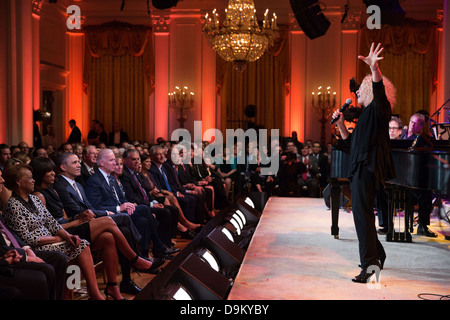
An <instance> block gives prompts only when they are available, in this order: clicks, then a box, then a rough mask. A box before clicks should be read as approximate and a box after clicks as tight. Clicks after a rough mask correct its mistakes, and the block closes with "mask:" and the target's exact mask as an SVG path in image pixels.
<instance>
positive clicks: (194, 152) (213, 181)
mask: <svg viewBox="0 0 450 320" xmlns="http://www.w3.org/2000/svg"><path fill="white" fill-rule="evenodd" d="M195 157H198V158H199V159H201V163H195V162H194V159H195ZM190 166H191V172H192V175H193V176H194V179H196V180H197V181H198V183H199V184H205V185H207V186H212V187H213V188H214V208H216V209H219V210H222V209H224V208H226V207H227V206H228V204H229V203H228V194H227V192H226V190H225V184H224V182H223V179H222V178H221V177H220V176H219V175H218V174H217V172H216V166H215V165H214V164H213V163H212V162H211V159H210V158H209V157H208V156H206V155H204V154H203V149H202V148H199V147H197V145H196V144H195V143H193V144H192V145H191V162H190Z"/></svg>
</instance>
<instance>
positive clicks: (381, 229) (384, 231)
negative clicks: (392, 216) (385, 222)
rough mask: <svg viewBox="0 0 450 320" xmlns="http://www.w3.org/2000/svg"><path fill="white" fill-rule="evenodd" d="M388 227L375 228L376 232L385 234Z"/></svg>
mask: <svg viewBox="0 0 450 320" xmlns="http://www.w3.org/2000/svg"><path fill="white" fill-rule="evenodd" d="M388 231H389V230H388V227H383V228H380V229H378V230H377V233H378V234H381V235H385V234H387V233H388Z"/></svg>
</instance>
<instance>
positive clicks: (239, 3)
mask: <svg viewBox="0 0 450 320" xmlns="http://www.w3.org/2000/svg"><path fill="white" fill-rule="evenodd" d="M268 13H269V10H268V9H267V10H266V12H265V14H264V21H263V23H262V27H261V26H260V25H259V24H258V21H257V20H256V10H255V5H254V4H253V0H229V2H228V9H225V14H226V18H225V20H224V21H223V25H222V26H220V25H219V14H218V13H217V10H216V9H214V10H213V12H212V14H211V15H210V14H208V13H207V14H206V15H205V21H204V24H203V32H204V34H205V36H206V38H207V40H208V43H209V45H210V46H211V47H212V48H213V49H214V51H216V52H217V53H218V54H219V56H220V57H222V58H223V59H224V60H226V61H233V62H234V65H235V67H236V69H237V70H241V71H242V70H244V69H245V66H246V65H247V62H253V61H256V60H258V59H259V58H260V57H261V56H262V55H263V54H264V52H265V51H266V50H267V48H268V47H269V46H271V45H273V42H274V40H275V38H276V37H278V27H277V16H276V14H275V13H274V14H273V18H272V19H271V21H270V22H269V17H268Z"/></svg>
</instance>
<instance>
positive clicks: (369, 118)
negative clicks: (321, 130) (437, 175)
mask: <svg viewBox="0 0 450 320" xmlns="http://www.w3.org/2000/svg"><path fill="white" fill-rule="evenodd" d="M382 50H383V48H381V44H378V45H377V47H376V48H375V49H374V44H373V43H372V46H371V48H370V51H369V55H368V56H367V57H363V56H358V58H359V59H361V60H363V61H364V62H365V63H366V64H367V65H369V67H370V69H371V74H370V75H368V76H366V77H365V78H364V80H363V81H362V84H361V86H360V87H359V89H358V91H357V92H356V94H357V97H358V103H359V105H361V107H362V112H361V114H360V116H359V118H358V123H357V125H356V127H355V129H354V130H353V132H352V133H351V134H350V132H349V131H348V130H347V128H346V126H345V123H344V116H343V115H342V112H339V110H336V111H335V112H334V113H333V119H336V118H338V120H337V126H338V128H339V131H340V133H341V136H342V138H343V139H344V140H345V141H349V143H350V146H351V161H352V162H351V173H350V177H349V179H350V181H351V183H350V187H351V197H352V210H353V219H354V223H355V229H356V234H357V237H358V243H359V256H360V261H361V272H360V274H359V275H357V276H356V277H355V278H353V279H352V280H353V281H354V282H359V283H366V282H367V281H368V279H369V278H370V277H371V275H372V274H373V273H374V272H375V269H374V268H378V270H381V269H382V268H383V265H384V260H385V259H386V253H385V251H384V248H383V246H382V244H381V242H380V241H379V240H378V237H377V232H376V228H375V214H374V207H375V198H376V194H377V192H378V190H380V189H382V188H384V184H385V181H387V180H390V179H392V178H394V177H395V167H394V163H393V160H392V151H391V146H390V139H389V121H390V119H391V115H392V110H391V105H392V104H393V103H394V102H395V96H394V94H393V92H395V89H394V87H393V86H392V84H391V83H390V81H389V80H387V79H386V78H383V76H382V74H381V71H380V68H379V66H378V60H381V59H383V58H382V57H379V56H378V55H379V54H380V53H381V51H382ZM386 87H389V90H385V88H386ZM387 93H389V94H388V95H387ZM369 267H371V268H370V269H371V270H368V269H369Z"/></svg>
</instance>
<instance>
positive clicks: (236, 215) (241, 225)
mask: <svg viewBox="0 0 450 320" xmlns="http://www.w3.org/2000/svg"><path fill="white" fill-rule="evenodd" d="M232 218H233V219H235V220H236V221H237V222H238V223H239V227H241V230H242V229H244V225H245V223H244V222H243V221H242V219H241V217H240V216H239V215H238V214H237V213H235V214H233V216H232Z"/></svg>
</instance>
